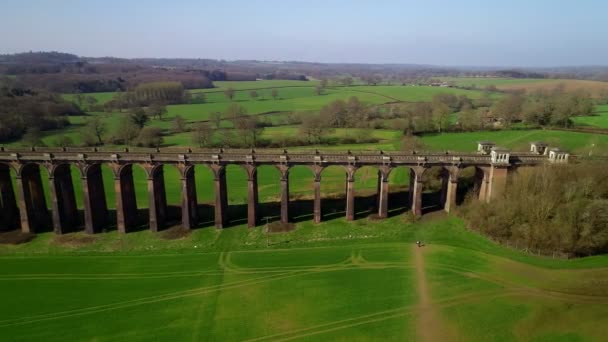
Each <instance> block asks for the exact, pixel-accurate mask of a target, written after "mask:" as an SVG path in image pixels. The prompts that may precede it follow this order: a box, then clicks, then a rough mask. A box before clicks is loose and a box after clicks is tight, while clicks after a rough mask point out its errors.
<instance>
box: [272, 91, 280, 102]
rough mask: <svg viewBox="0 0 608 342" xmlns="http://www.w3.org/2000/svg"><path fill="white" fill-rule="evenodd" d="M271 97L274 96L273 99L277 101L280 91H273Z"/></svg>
mask: <svg viewBox="0 0 608 342" xmlns="http://www.w3.org/2000/svg"><path fill="white" fill-rule="evenodd" d="M270 95H272V98H273V99H274V100H276V99H277V97H279V91H278V90H276V89H272V91H271V92H270Z"/></svg>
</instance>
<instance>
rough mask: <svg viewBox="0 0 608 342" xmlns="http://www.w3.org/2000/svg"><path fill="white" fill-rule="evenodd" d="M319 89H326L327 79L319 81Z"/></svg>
mask: <svg viewBox="0 0 608 342" xmlns="http://www.w3.org/2000/svg"><path fill="white" fill-rule="evenodd" d="M321 88H323V89H325V88H327V78H323V79H321Z"/></svg>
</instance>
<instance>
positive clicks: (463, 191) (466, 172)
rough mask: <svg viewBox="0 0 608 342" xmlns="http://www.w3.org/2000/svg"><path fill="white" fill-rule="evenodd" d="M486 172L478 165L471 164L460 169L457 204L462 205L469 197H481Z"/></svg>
mask: <svg viewBox="0 0 608 342" xmlns="http://www.w3.org/2000/svg"><path fill="white" fill-rule="evenodd" d="M483 178H484V172H483V170H481V169H480V168H478V167H475V166H469V167H465V168H463V169H461V170H460V172H459V174H458V190H457V192H456V204H457V205H461V204H463V203H464V202H465V200H466V199H467V198H469V197H470V198H472V199H479V194H480V192H481V187H482V182H483Z"/></svg>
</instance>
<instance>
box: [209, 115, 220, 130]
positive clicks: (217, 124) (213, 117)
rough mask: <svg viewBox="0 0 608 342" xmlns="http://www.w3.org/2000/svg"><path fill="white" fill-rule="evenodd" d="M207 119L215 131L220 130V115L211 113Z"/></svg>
mask: <svg viewBox="0 0 608 342" xmlns="http://www.w3.org/2000/svg"><path fill="white" fill-rule="evenodd" d="M209 119H210V120H211V122H213V124H214V125H215V129H220V124H221V123H222V113H220V112H213V113H211V114H209Z"/></svg>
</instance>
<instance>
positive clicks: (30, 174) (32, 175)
mask: <svg viewBox="0 0 608 342" xmlns="http://www.w3.org/2000/svg"><path fill="white" fill-rule="evenodd" d="M20 176H21V177H20V178H18V179H17V189H18V190H17V193H18V194H19V195H18V196H17V200H18V201H20V202H18V203H21V205H20V206H19V211H20V218H21V230H22V231H23V232H27V233H38V232H45V231H50V230H52V227H53V224H52V220H51V215H50V212H49V206H48V203H49V198H50V194H49V189H48V188H49V182H48V179H49V173H48V170H47V169H46V168H44V167H40V166H39V165H38V164H35V163H28V164H26V165H24V166H22V168H21V171H20ZM43 180H44V181H43Z"/></svg>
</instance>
